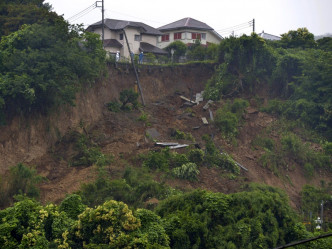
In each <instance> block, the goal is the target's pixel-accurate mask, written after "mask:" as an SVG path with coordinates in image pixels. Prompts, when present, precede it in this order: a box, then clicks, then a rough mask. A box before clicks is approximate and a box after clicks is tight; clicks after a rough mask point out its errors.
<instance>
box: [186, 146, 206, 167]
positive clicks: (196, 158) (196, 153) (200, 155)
mask: <svg viewBox="0 0 332 249" xmlns="http://www.w3.org/2000/svg"><path fill="white" fill-rule="evenodd" d="M188 159H189V161H190V162H193V163H196V164H200V163H202V162H203V160H204V151H203V150H201V149H192V150H190V151H189V152H188Z"/></svg>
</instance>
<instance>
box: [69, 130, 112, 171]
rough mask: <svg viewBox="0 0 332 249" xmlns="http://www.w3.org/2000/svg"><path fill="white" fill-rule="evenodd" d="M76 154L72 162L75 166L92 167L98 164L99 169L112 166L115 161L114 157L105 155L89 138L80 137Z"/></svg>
mask: <svg viewBox="0 0 332 249" xmlns="http://www.w3.org/2000/svg"><path fill="white" fill-rule="evenodd" d="M76 150H77V152H78V154H76V155H75V156H74V157H73V158H72V161H71V165H73V166H91V165H93V164H96V165H97V166H99V167H103V166H106V165H108V164H110V163H111V162H112V160H113V156H112V155H105V154H103V153H102V152H101V150H100V148H99V147H97V146H96V145H94V144H93V143H92V142H91V141H90V140H89V139H88V137H87V136H85V135H83V134H82V135H80V136H79V137H78V139H77V142H76Z"/></svg>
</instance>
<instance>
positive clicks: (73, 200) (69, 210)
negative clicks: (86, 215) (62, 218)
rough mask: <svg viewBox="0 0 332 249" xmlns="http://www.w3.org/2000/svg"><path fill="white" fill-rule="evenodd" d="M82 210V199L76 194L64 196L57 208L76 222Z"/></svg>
mask: <svg viewBox="0 0 332 249" xmlns="http://www.w3.org/2000/svg"><path fill="white" fill-rule="evenodd" d="M84 210H85V205H83V203H82V198H81V196H79V195H77V194H71V195H68V196H66V198H65V199H64V200H63V201H62V202H61V204H60V206H59V211H60V212H61V211H63V212H65V213H66V214H67V216H68V217H69V218H71V219H73V220H77V217H78V215H79V214H80V213H82V212H83V211H84Z"/></svg>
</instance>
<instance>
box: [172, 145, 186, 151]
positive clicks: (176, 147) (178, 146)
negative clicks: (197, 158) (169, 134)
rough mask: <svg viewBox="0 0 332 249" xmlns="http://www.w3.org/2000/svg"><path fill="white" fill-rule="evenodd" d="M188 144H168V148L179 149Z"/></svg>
mask: <svg viewBox="0 0 332 249" xmlns="http://www.w3.org/2000/svg"><path fill="white" fill-rule="evenodd" d="M188 146H189V144H179V145H175V146H169V148H170V149H171V150H172V149H180V148H184V147H188Z"/></svg>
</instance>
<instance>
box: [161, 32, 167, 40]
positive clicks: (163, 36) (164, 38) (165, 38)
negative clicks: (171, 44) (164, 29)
mask: <svg viewBox="0 0 332 249" xmlns="http://www.w3.org/2000/svg"><path fill="white" fill-rule="evenodd" d="M161 41H169V34H165V35H162V36H161Z"/></svg>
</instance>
